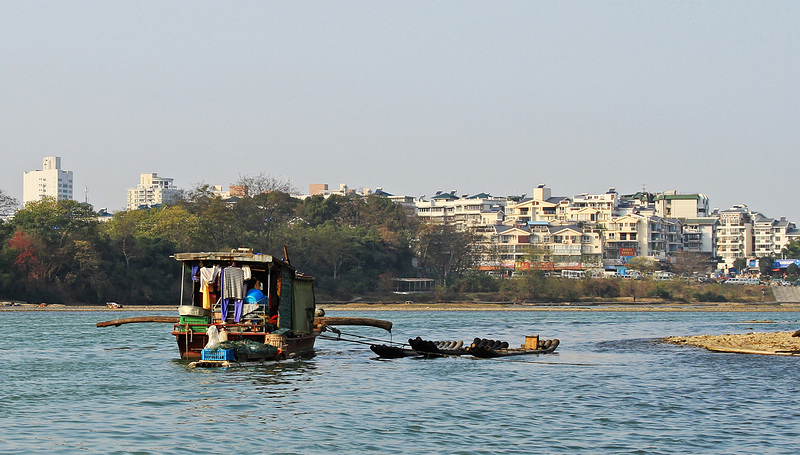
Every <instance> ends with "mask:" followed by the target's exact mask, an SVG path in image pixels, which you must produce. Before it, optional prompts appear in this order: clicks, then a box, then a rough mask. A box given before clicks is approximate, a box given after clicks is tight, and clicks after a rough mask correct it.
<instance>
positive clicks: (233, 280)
mask: <svg viewBox="0 0 800 455" xmlns="http://www.w3.org/2000/svg"><path fill="white" fill-rule="evenodd" d="M243 301H244V271H243V270H242V269H241V268H239V267H233V266H231V267H226V268H225V269H224V270H223V271H222V306H221V310H222V319H223V320H227V319H228V305H229V304H230V303H233V305H234V310H233V311H234V322H239V321H240V319H241V317H242V304H243V303H244V302H243Z"/></svg>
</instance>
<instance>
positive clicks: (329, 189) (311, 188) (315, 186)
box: [20, 156, 796, 222]
mask: <svg viewBox="0 0 800 455" xmlns="http://www.w3.org/2000/svg"><path fill="white" fill-rule="evenodd" d="M43 158H44V161H45V165H44V166H42V168H47V167H48V165H49V164H48V163H49V162H50V161H52V162H53V163H59V164H58V165H56V166H60V163H61V157H57V156H53V157H43ZM48 160H50V161H48ZM61 171H62V172H68V173H69V175H70V178H72V171H71V170H66V169H61ZM31 172H41V170H29V171H25V173H24V174H28V173H31ZM157 174H158V173H155V172H154V173H150V172H147V173H141V174H139V178H140V180H139V182H138V183H137V184H136V185H130V186H128V187H126V189H125V194H126V197H125V199H126V203H125V204H124V205H126V206H127V207H122V208H119V209H114V208H111V207H97V206H94V209H95V210H96V211H99V210H101V209H102V210H108V211H109V213H114V212H117V211H123V210H130V209H131V208H130V198H131V192H132V191H133V192H136V191H137V190H136V189H137V187H139V188H140V190H141V186H142V185H141V184H142V183H148V184H152V181H151V180H153V179H156V180H159V181H161V180H164V181H168V182H169V183H168V185H170V187H171V188H174V189H177V190H192V189H194V187H181V186H180V185H174V184H173V180H174V179H172V178H171V177H167V176H163V175H162V176H158V175H157ZM144 179H149V180H148V181H147V182H145V180H144ZM204 183H205V184H208V185H210V186H218V187H219V188H221V189H222V191H225V189H226V188H228V187H229V186H230V185H234V183H235V182H231V183H230V184H228V185H221V184H219V183H216V182H204ZM537 186H538V187H539V188H542V187H544V186H546V184H543V183H542V184H539V185H537ZM322 187H324V188H325V190H326V191H325V192H326V193H337V192H339V191H341V189H342V188H340V187H344V188H347V190H348V191H353V192H355V193H357V194H361V193H362V191H361V190H364V189H366V190H369V191H370V192H375V191H376V190H377V189H380V190H381V191H384V192H386V193H389V194H392V195H394V196H407V197H414V198H418V199H422V198H424V199H425V200H430V199H431V198H432V197H433V196H437V195H439V194H441V193H451V194H453V195H455V196H457V197H463V196H473V195H478V194H483V195H490V196H493V197H510V196H524V197H527V198H530V197H531V196H533V195H534V194H535V192H536V191H537V189H536V188H532V190H531V191H530V192H525V193H519V194H499V193H492V192H491V191H484V192H481V193H463V192H460V191H458V190H456V189H451V190H436V191H432V192H430V194H419V192H417V193H416V194H395V193H392V192H391V191H389V189H387V188H384V187H382V186H377V187H375V188H366V187H350V186H348V184H347V183H340V184H339V185H338V186H337V185H331V184H329V183H328V182H325V183H319V182H315V183H310V184H309V185H307V186H306V187H305V188H306V189H307V191H306V190H305V189H304V188H303V187H299V186H295V189H296V190H297V192H296V193H295V194H294V195H296V196H302V195H314V194H317V193H318V191H319V189H320V188H322ZM71 190H72V189H71V188H70V191H71ZM546 190H547V191H548V193H549V192H550V191H552V189H551V188H547V189H546ZM607 190H608V191H611V190H613V191H615V192H617V194H619V195H621V196H622V195H626V194H627V195H633V194H636V193H637V192H638V190H637V191H630V192H626V191H619V189H618V188H616V187H615V186H613V185H612V186H609V187H608V188H607ZM641 191H646V192H649V193H651V194H653V195H654V196H655V195H659V194H662V195H663V194H669V193H673V194H679V195H680V194H686V195H699V196H701V197H706V198H707V197H708V195H707V194H705V193H703V192H702V191H696V192H685V191H680V190H676V189H674V188H671V189H668V190H655V191H651V190H649V189H647V188H642V189H641ZM603 193H605V191H600V192H597V193H591V192H587V191H573V192H569V193H565V194H558V193H556V194H553V196H554V197H565V198H568V199H574V198H575V197H576V196H581V195H586V194H603ZM73 199H75V200H79V199H78V198H73ZM79 201H80V202H84V201H81V200H79ZM709 201H710V198H709ZM20 203H22V200H20ZM88 203H90V204H91V203H92V202H91V200H89V201H88ZM93 205H94V204H93ZM741 205H744V206H746V207H748V209H750V210H752V211H753V212H754V213H761V214H762V215H764V216H766V217H768V218H773V219H776V220H777V219H784V218H785V219H787V220H788V221H792V222H795V221H796V220H794V219H792V218H790V217H788V216H786V215H777V216H776V215H773V214H769V213H765V212H764V211H763V210H759V209H758V207H753V206H750V205H747V204H743V203H740V204H734V205H731V206H730V207H716V206H714V205H713V204H710V205H709V211H710V213H709V216H711V215H712V214H713V213H714V212H719V211H724V210H728V209H732V208H734V207H735V206H741Z"/></svg>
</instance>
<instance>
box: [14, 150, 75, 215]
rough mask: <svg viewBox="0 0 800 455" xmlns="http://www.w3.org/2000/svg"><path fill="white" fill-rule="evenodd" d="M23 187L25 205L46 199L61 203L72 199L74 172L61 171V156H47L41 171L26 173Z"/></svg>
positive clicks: (23, 178)
mask: <svg viewBox="0 0 800 455" xmlns="http://www.w3.org/2000/svg"><path fill="white" fill-rule="evenodd" d="M22 185H23V186H22V203H23V204H27V203H28V202H33V201H38V200H41V199H43V198H45V197H52V198H54V199H56V200H59V201H61V200H65V199H72V171H65V170H62V169H61V157H59V156H46V157H44V159H43V160H42V169H41V170H38V171H26V172H25V174H24V175H23V177H22Z"/></svg>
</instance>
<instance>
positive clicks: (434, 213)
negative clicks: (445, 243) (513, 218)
mask: <svg viewBox="0 0 800 455" xmlns="http://www.w3.org/2000/svg"><path fill="white" fill-rule="evenodd" d="M455 193H456V192H455V191H451V192H450V193H443V192H441V191H439V192H437V193H436V195H435V196H433V197H431V198H430V200H427V201H426V200H425V199H423V198H420V199H417V200H416V201H414V206H415V208H416V215H417V217H418V218H419V220H420V221H422V222H425V223H434V224H447V223H449V224H454V225H456V226H458V227H459V228H460V229H472V228H476V227H478V226H489V225H494V224H497V223H501V222H502V221H503V218H504V209H505V205H506V199H505V198H502V197H494V196H491V195H489V194H486V193H480V194H476V195H473V196H470V195H467V194H465V195H463V196H460V197H459V196H456V195H455Z"/></svg>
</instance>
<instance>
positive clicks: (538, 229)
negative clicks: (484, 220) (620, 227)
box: [477, 221, 603, 270]
mask: <svg viewBox="0 0 800 455" xmlns="http://www.w3.org/2000/svg"><path fill="white" fill-rule="evenodd" d="M477 233H478V234H481V235H480V239H481V240H480V242H479V243H480V245H479V251H480V252H481V260H480V265H481V268H483V269H485V270H520V269H523V270H526V269H545V270H556V269H558V270H561V269H581V268H598V269H599V268H600V267H602V255H603V249H602V237H601V234H600V231H599V230H587V229H586V228H581V227H578V226H577V225H560V224H550V223H547V222H545V221H532V222H530V223H528V224H526V225H514V226H508V225H504V224H496V225H493V226H488V227H485V228H481V229H478V230H477Z"/></svg>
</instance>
